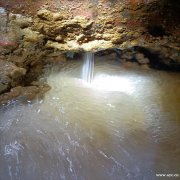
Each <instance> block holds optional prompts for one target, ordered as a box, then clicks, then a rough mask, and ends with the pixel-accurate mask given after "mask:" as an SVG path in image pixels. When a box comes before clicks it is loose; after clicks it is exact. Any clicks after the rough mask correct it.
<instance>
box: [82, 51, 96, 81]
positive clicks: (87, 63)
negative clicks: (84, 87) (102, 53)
mask: <svg viewBox="0 0 180 180" xmlns="http://www.w3.org/2000/svg"><path fill="white" fill-rule="evenodd" d="M93 72H94V53H93V52H86V53H85V54H84V63H83V68H82V79H83V80H84V81H85V82H87V83H91V81H92V79H93Z"/></svg>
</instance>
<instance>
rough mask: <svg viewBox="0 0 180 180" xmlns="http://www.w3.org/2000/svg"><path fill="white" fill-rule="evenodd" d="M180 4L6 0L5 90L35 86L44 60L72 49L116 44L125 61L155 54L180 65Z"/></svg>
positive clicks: (1, 74) (1, 9)
mask: <svg viewBox="0 0 180 180" xmlns="http://www.w3.org/2000/svg"><path fill="white" fill-rule="evenodd" d="M178 2H179V0H178ZM177 4H178V3H177V1H176V2H175V1H174V0H172V1H170V0H62V1H59V0H47V1H44V0H36V1H34V0H26V1H24V0H1V1H0V94H1V93H3V92H7V91H9V90H11V89H12V88H14V87H17V86H18V85H20V86H29V85H31V83H32V82H33V81H34V80H37V78H38V76H39V75H40V74H41V73H42V68H43V65H44V64H47V63H49V62H50V61H51V62H54V61H56V59H65V57H64V56H65V55H64V54H65V53H66V52H69V51H73V52H79V51H85V50H86V51H100V50H103V49H109V48H117V49H121V50H122V51H123V52H122V57H121V58H122V59H123V60H124V61H134V59H136V61H138V62H139V63H140V64H141V62H142V64H144V62H147V63H149V62H150V60H149V59H148V58H150V59H151V58H152V57H153V61H156V60H157V61H161V64H163V66H164V67H169V66H170V67H171V69H173V68H174V67H175V70H177V69H179V64H180V59H179V49H180V48H179V42H180V39H179V37H180V36H179V35H180V31H179V19H180V18H179V6H178V5H177ZM137 47H138V48H137ZM139 47H140V48H139ZM136 53H140V55H138V56H136ZM147 54H148V55H149V54H150V55H149V56H148V57H147ZM151 54H152V55H151ZM139 57H140V59H139ZM154 57H156V58H154ZM147 59H148V60H147ZM154 59H155V60H154ZM162 60H163V61H162ZM154 64H159V62H155V63H154ZM4 67H6V68H4ZM166 69H167V68H166Z"/></svg>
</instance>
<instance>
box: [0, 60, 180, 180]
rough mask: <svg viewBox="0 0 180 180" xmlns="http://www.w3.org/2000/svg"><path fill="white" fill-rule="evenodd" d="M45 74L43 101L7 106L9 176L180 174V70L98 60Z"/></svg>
mask: <svg viewBox="0 0 180 180" xmlns="http://www.w3.org/2000/svg"><path fill="white" fill-rule="evenodd" d="M81 70H82V61H81V62H78V61H77V62H71V63H70V64H67V65H66V66H65V67H64V68H62V69H61V70H60V71H59V70H58V68H53V69H52V70H47V73H46V74H45V75H44V77H42V79H41V80H42V81H44V80H46V81H47V82H48V83H49V84H50V85H51V86H52V89H51V90H50V91H49V92H48V93H47V94H46V96H45V98H44V99H43V100H40V101H38V100H37V101H34V102H29V103H28V104H22V103H20V102H18V101H13V102H11V103H10V104H9V105H7V106H3V107H1V109H0V179H1V180H16V179H17V180H61V179H62V180H63V179H66V180H76V179H77V180H128V179H132V180H141V179H144V180H152V179H158V178H157V177H156V173H178V174H180V169H179V167H180V111H179V107H180V78H179V77H180V74H177V73H166V72H161V71H153V70H143V69H142V68H138V67H134V68H133V70H132V69H131V68H130V69H127V68H126V67H124V66H122V65H121V64H119V63H118V62H114V61H108V60H107V61H106V62H105V63H104V61H102V60H98V59H97V58H96V60H95V69H94V80H93V81H92V84H91V85H89V84H87V83H85V82H83V81H82V80H81Z"/></svg>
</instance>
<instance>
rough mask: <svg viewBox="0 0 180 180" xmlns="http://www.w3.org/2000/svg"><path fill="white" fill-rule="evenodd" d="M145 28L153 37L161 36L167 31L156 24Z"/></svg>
mask: <svg viewBox="0 0 180 180" xmlns="http://www.w3.org/2000/svg"><path fill="white" fill-rule="evenodd" d="M147 29H148V32H149V34H151V35H152V36H154V37H163V36H165V35H167V33H166V32H165V30H164V28H163V27H162V26H158V25H155V26H148V27H147Z"/></svg>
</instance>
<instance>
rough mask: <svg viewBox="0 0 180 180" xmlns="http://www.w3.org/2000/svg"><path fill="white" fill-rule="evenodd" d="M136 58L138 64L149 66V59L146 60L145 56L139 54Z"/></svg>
mask: <svg viewBox="0 0 180 180" xmlns="http://www.w3.org/2000/svg"><path fill="white" fill-rule="evenodd" d="M135 56H136V59H137V61H138V63H140V64H148V63H149V59H148V58H145V57H144V54H141V53H137V54H136V55H135Z"/></svg>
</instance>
